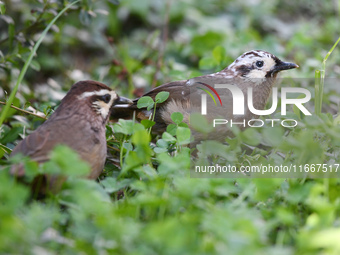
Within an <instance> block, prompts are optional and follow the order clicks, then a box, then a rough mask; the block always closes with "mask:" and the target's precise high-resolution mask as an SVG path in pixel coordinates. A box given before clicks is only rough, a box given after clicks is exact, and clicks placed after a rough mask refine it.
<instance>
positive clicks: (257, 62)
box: [255, 61, 263, 67]
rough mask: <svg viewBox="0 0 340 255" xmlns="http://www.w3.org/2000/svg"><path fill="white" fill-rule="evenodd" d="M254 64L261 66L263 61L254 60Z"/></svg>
mask: <svg viewBox="0 0 340 255" xmlns="http://www.w3.org/2000/svg"><path fill="white" fill-rule="evenodd" d="M255 64H256V66H257V67H262V66H263V61H256V63H255Z"/></svg>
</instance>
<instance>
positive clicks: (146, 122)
mask: <svg viewBox="0 0 340 255" xmlns="http://www.w3.org/2000/svg"><path fill="white" fill-rule="evenodd" d="M141 123H142V124H143V126H144V127H145V128H150V127H152V126H153V125H155V124H156V122H154V121H152V120H148V119H145V120H142V121H141Z"/></svg>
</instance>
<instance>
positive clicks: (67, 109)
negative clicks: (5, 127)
mask: <svg viewBox="0 0 340 255" xmlns="http://www.w3.org/2000/svg"><path fill="white" fill-rule="evenodd" d="M129 103H132V101H131V100H129V99H126V98H123V97H119V96H118V95H117V94H116V92H115V91H113V90H112V89H110V88H109V87H108V86H106V85H104V84H102V83H100V82H96V81H80V82H77V83H75V84H74V85H73V86H72V87H71V89H70V91H69V92H68V93H67V94H66V96H65V97H64V98H63V100H62V101H61V103H60V105H59V107H58V108H57V110H56V111H55V112H54V113H53V114H52V115H51V116H50V117H49V119H48V120H47V121H46V122H44V123H43V124H42V125H41V126H39V127H38V129H37V130H35V131H34V132H33V133H32V134H30V135H29V136H27V137H26V138H25V139H24V140H22V141H21V142H20V143H19V144H18V145H17V146H16V147H15V148H14V149H13V151H12V153H11V157H13V156H14V155H16V154H18V153H22V154H23V155H26V156H29V157H30V158H31V159H32V160H34V161H37V162H38V163H42V162H46V161H48V159H49V153H50V152H51V150H52V149H53V148H54V147H55V146H56V145H59V144H62V145H66V146H69V147H70V148H71V149H73V150H75V151H76V152H78V154H79V156H80V157H81V158H82V159H83V160H85V161H87V162H88V163H89V165H90V167H91V172H90V174H89V175H88V178H89V179H96V178H97V177H98V176H99V175H100V173H101V172H102V170H103V168H104V163H105V159H106V153H107V151H106V150H107V147H106V137H105V125H106V123H107V121H108V118H109V116H110V113H111V110H112V107H113V106H114V105H116V104H129ZM11 173H12V174H14V175H16V176H23V175H24V170H23V167H22V166H20V165H15V166H13V167H12V169H11ZM44 177H45V178H46V180H44V181H45V184H46V185H49V186H48V187H51V188H53V186H54V182H58V181H59V179H56V178H52V177H51V176H44ZM57 189H58V188H57Z"/></svg>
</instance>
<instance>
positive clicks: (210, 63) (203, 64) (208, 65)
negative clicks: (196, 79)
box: [198, 58, 217, 70]
mask: <svg viewBox="0 0 340 255" xmlns="http://www.w3.org/2000/svg"><path fill="white" fill-rule="evenodd" d="M198 66H199V68H200V69H203V70H211V69H214V68H215V67H216V66H217V63H216V60H215V59H213V58H202V59H201V60H200V61H199V62H198Z"/></svg>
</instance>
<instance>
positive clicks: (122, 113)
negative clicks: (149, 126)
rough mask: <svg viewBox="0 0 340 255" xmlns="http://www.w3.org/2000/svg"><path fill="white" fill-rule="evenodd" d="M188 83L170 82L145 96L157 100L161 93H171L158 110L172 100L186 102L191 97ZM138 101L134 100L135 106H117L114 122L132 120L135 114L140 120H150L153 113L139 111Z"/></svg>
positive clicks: (184, 81)
mask: <svg viewBox="0 0 340 255" xmlns="http://www.w3.org/2000/svg"><path fill="white" fill-rule="evenodd" d="M186 82H187V80H183V81H174V82H169V83H166V84H163V85H161V86H159V87H157V88H154V89H152V90H151V91H149V92H147V93H146V94H144V95H143V96H149V97H151V98H152V99H153V100H155V97H156V95H157V94H158V93H159V92H162V91H167V92H169V93H170V95H169V98H168V99H167V100H166V101H165V102H164V103H161V104H158V105H157V108H160V107H162V106H164V105H166V104H167V103H168V102H170V101H171V100H172V99H178V100H185V98H187V97H188V96H189V88H188V87H187V86H186ZM138 100H139V98H136V99H135V100H133V104H131V105H115V106H114V107H113V109H112V112H111V116H112V119H113V121H117V120H118V119H132V118H133V114H134V112H136V117H137V119H139V120H142V119H146V118H149V114H150V113H151V111H150V113H149V111H146V109H145V108H143V109H138V107H137V102H138Z"/></svg>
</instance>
